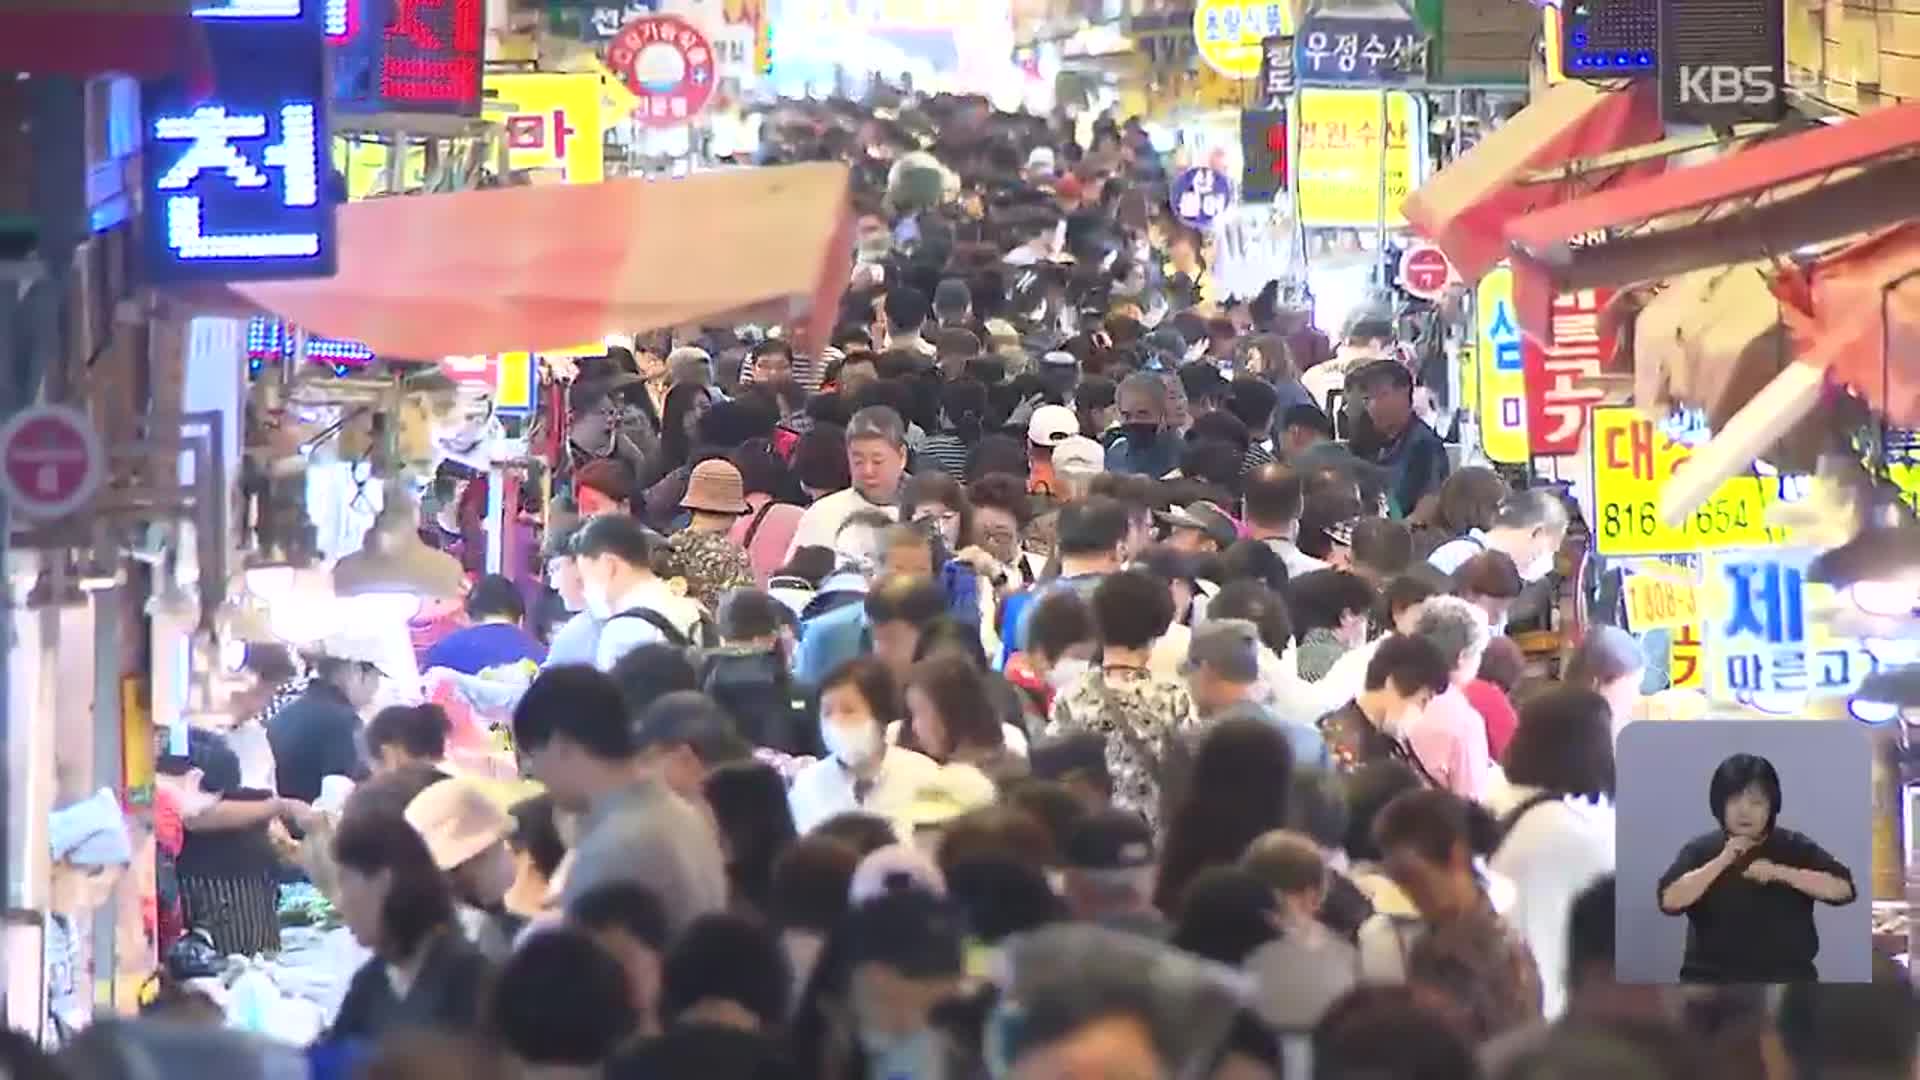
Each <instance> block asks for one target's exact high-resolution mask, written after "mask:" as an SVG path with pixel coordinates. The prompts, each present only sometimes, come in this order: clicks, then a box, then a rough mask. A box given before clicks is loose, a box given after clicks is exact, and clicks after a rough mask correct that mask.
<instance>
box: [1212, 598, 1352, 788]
mask: <svg viewBox="0 0 1920 1080" xmlns="http://www.w3.org/2000/svg"><path fill="white" fill-rule="evenodd" d="M1260 647H1261V642H1260V630H1259V628H1258V627H1256V626H1254V624H1253V623H1251V622H1249V621H1247V620H1245V619H1210V620H1207V621H1205V622H1202V623H1201V624H1200V625H1199V626H1197V627H1195V628H1194V630H1193V640H1192V642H1191V643H1190V644H1189V645H1188V646H1187V659H1186V663H1185V664H1184V665H1183V666H1182V668H1181V671H1182V673H1183V674H1185V675H1186V677H1187V689H1188V690H1189V691H1190V692H1191V693H1192V694H1193V704H1194V708H1195V709H1197V710H1198V711H1199V713H1200V721H1201V723H1203V724H1205V725H1207V726H1208V727H1212V726H1213V725H1215V724H1218V723H1220V722H1221V721H1223V720H1258V721H1259V722H1260V723H1262V724H1266V725H1268V726H1269V727H1276V728H1279V729H1280V733H1281V734H1282V735H1285V736H1286V739H1287V743H1288V744H1289V745H1290V746H1291V747H1292V748H1293V756H1294V760H1295V761H1296V762H1299V763H1300V764H1304V765H1325V764H1326V762H1327V743H1326V740H1325V739H1323V738H1321V737H1320V732H1319V731H1318V730H1316V729H1314V728H1311V727H1308V726H1306V725H1305V724H1294V723H1287V722H1284V721H1281V720H1279V719H1277V718H1275V717H1274V715H1273V713H1272V712H1271V711H1269V710H1268V709H1267V707H1266V705H1265V704H1263V703H1262V698H1263V697H1264V695H1265V692H1266V688H1265V686H1264V684H1263V683H1262V682H1261V679H1260Z"/></svg>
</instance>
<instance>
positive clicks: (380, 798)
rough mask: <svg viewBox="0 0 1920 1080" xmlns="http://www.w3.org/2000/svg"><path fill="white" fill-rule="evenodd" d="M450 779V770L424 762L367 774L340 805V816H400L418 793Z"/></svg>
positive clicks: (346, 818)
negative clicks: (376, 773) (448, 776)
mask: <svg viewBox="0 0 1920 1080" xmlns="http://www.w3.org/2000/svg"><path fill="white" fill-rule="evenodd" d="M445 779H447V774H446V773H443V772H441V771H440V770H439V769H437V768H435V767H434V766H432V765H428V764H425V763H420V764H412V765H405V766H402V767H400V768H398V769H394V770H393V771H392V772H385V773H381V774H380V775H379V776H372V777H368V778H367V781H366V782H365V783H363V784H356V785H355V786H354V789H353V792H352V794H350V795H348V796H347V803H346V806H344V807H343V808H341V811H340V820H341V821H347V820H349V819H354V818H362V817H385V818H393V817H399V816H401V815H402V814H405V813H406V812H407V807H408V806H409V805H411V804H412V802H413V800H414V799H415V798H416V797H418V796H419V794H420V793H421V792H423V791H425V790H427V789H428V788H430V787H432V786H433V785H435V784H438V783H440V782H441V781H443V780H445Z"/></svg>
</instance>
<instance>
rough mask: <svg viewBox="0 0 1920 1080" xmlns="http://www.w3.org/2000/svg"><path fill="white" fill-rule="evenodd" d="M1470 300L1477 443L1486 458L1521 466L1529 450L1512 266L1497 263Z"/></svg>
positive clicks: (1524, 386) (1524, 387)
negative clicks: (1474, 321)
mask: <svg viewBox="0 0 1920 1080" xmlns="http://www.w3.org/2000/svg"><path fill="white" fill-rule="evenodd" d="M1475 301H1476V302H1475V304H1474V310H1475V312H1476V314H1477V316H1478V319H1479V323H1480V326H1479V330H1480V340H1479V343H1478V347H1477V348H1476V349H1475V350H1474V376H1475V378H1474V382H1475V384H1476V387H1477V389H1478V391H1479V420H1480V442H1481V445H1482V446H1483V447H1484V448H1485V449H1486V452H1487V457H1489V458H1491V459H1492V460H1494V461H1497V462H1500V463H1502V464H1505V465H1524V464H1526V463H1527V462H1528V461H1529V460H1531V459H1532V452H1531V451H1530V450H1529V449H1528V446H1527V385H1526V378H1525V376H1524V375H1523V374H1522V370H1521V350H1522V345H1521V340H1520V338H1521V335H1520V325H1519V323H1518V322H1517V321H1516V320H1515V318H1514V309H1513V268H1512V267H1510V266H1507V265H1505V264H1504V263H1503V264H1501V265H1499V266H1496V267H1494V268H1493V269H1492V270H1489V271H1487V275H1486V276H1485V277H1483V278H1481V279H1480V285H1479V287H1478V291H1477V292H1476V293H1475Z"/></svg>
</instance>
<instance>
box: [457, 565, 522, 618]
mask: <svg viewBox="0 0 1920 1080" xmlns="http://www.w3.org/2000/svg"><path fill="white" fill-rule="evenodd" d="M501 616H504V617H506V618H509V619H512V620H513V621H514V622H519V621H520V620H522V619H524V618H526V617H527V602H526V599H525V598H524V597H522V596H521V595H520V586H518V585H515V584H514V583H513V582H512V581H511V580H510V579H508V578H505V577H502V576H501V575H499V574H487V575H485V576H483V577H481V578H480V580H479V581H476V582H474V583H473V591H471V592H469V593H467V617H468V618H470V619H476V620H478V619H491V618H497V617H501Z"/></svg>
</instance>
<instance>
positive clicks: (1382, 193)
mask: <svg viewBox="0 0 1920 1080" xmlns="http://www.w3.org/2000/svg"><path fill="white" fill-rule="evenodd" d="M1392 94H1393V91H1391V90H1388V89H1385V88H1384V87H1383V88H1382V89H1381V90H1380V188H1379V191H1378V192H1377V194H1378V196H1379V203H1378V207H1377V209H1378V217H1376V218H1375V219H1374V242H1375V243H1377V244H1378V245H1379V247H1378V248H1376V251H1377V252H1378V258H1379V260H1380V280H1381V283H1382V284H1385V283H1386V282H1387V281H1388V280H1389V279H1390V275H1391V268H1390V267H1388V266H1387V159H1388V157H1389V156H1391V154H1390V150H1389V144H1390V143H1392V142H1393V139H1392V137H1391V130H1392V129H1391V120H1392V118H1393V109H1392V101H1393V98H1392ZM1408 121H1409V128H1411V121H1412V118H1411V117H1409V118H1408ZM1407 142H1408V143H1409V144H1411V143H1412V142H1413V132H1412V131H1411V130H1409V131H1408V132H1407Z"/></svg>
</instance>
